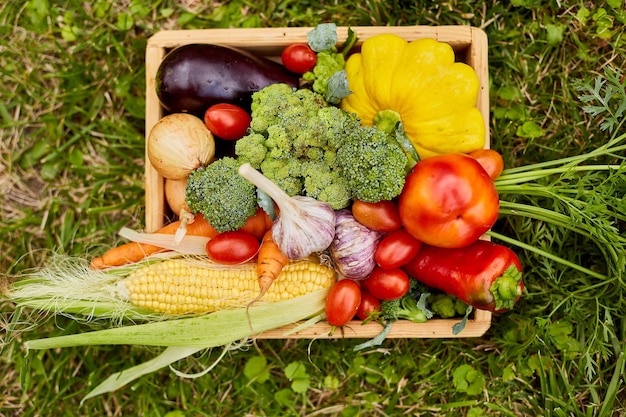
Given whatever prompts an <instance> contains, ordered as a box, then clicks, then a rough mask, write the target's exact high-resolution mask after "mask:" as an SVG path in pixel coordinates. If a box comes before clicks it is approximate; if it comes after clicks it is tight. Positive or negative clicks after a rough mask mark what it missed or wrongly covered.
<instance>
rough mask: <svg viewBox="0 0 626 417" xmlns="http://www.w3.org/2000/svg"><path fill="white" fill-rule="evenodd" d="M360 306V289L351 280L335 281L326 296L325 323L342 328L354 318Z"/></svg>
mask: <svg viewBox="0 0 626 417" xmlns="http://www.w3.org/2000/svg"><path fill="white" fill-rule="evenodd" d="M359 304H361V287H359V284H357V283H356V282H354V281H352V280H351V279H341V280H339V281H337V282H336V283H335V284H333V286H332V287H331V288H330V291H328V296H326V321H328V324H330V325H331V326H343V325H344V324H346V323H347V322H349V321H350V320H352V318H353V317H354V316H355V314H356V311H357V309H358V308H359Z"/></svg>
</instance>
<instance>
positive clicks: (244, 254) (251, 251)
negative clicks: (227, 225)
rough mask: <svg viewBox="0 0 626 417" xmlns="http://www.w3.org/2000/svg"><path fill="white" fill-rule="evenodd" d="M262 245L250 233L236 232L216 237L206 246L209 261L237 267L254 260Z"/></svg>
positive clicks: (224, 233)
mask: <svg viewBox="0 0 626 417" xmlns="http://www.w3.org/2000/svg"><path fill="white" fill-rule="evenodd" d="M259 246H260V243H259V241H258V239H257V238H256V237H255V236H254V235H253V234H252V233H250V232H244V231H241V230H235V231H232V232H223V233H220V234H219V235H217V236H215V237H214V238H212V239H211V240H209V242H208V243H207V245H206V250H207V255H208V256H209V259H211V260H212V261H214V262H217V263H221V264H229V265H236V264H241V263H244V262H247V261H249V260H251V259H252V258H254V257H255V256H256V254H257V252H258V251H259Z"/></svg>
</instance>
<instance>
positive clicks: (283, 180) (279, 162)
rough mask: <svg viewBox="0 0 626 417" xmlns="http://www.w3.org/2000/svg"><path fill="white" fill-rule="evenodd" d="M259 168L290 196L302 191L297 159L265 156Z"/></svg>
mask: <svg viewBox="0 0 626 417" xmlns="http://www.w3.org/2000/svg"><path fill="white" fill-rule="evenodd" d="M260 170H261V172H263V174H264V175H265V176H266V177H267V178H269V179H270V180H272V181H273V182H274V183H275V184H276V185H278V186H279V187H280V188H281V189H282V190H283V191H285V192H286V193H287V194H289V195H290V196H294V195H298V194H300V193H301V192H302V187H303V181H302V178H301V175H300V173H301V167H300V164H299V161H298V160H297V159H276V158H271V157H270V158H266V159H265V160H264V161H263V162H262V163H261V167H260Z"/></svg>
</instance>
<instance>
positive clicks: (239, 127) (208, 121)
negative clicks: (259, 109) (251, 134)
mask: <svg viewBox="0 0 626 417" xmlns="http://www.w3.org/2000/svg"><path fill="white" fill-rule="evenodd" d="M250 121H251V118H250V115H249V114H248V112H247V111H245V110H244V109H242V108H241V107H239V106H235V105H234V104H230V103H218V104H214V105H212V106H211V107H209V108H208V109H207V110H206V112H204V124H205V125H206V127H207V128H208V129H209V131H210V132H211V133H213V134H214V135H215V136H217V137H218V138H220V139H224V140H237V139H241V138H242V137H243V136H244V135H245V134H246V131H247V130H248V127H249V126H250Z"/></svg>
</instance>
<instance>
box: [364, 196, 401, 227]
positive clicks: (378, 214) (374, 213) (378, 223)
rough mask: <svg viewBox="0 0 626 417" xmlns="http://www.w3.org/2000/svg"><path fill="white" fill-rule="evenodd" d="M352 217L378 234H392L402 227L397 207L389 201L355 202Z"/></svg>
mask: <svg viewBox="0 0 626 417" xmlns="http://www.w3.org/2000/svg"><path fill="white" fill-rule="evenodd" d="M352 215H353V216H354V218H355V219H356V221H358V222H359V223H361V224H362V225H364V226H366V227H367V228H369V229H371V230H376V231H378V232H392V231H394V230H397V229H399V228H400V227H402V222H401V221H400V213H399V211H398V205H397V204H396V203H395V202H393V201H389V200H383V201H379V202H377V203H368V202H365V201H361V200H355V201H354V203H353V204H352Z"/></svg>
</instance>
